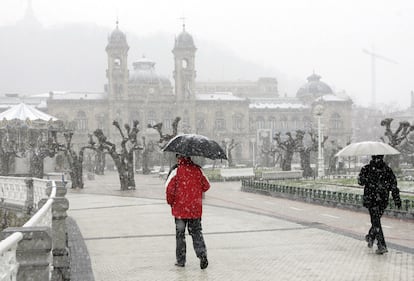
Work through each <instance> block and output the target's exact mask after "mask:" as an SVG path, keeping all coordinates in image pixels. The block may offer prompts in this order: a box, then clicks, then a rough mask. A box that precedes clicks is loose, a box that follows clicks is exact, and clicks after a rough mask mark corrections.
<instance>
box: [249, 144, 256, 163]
mask: <svg viewBox="0 0 414 281" xmlns="http://www.w3.org/2000/svg"><path fill="white" fill-rule="evenodd" d="M250 141H251V143H252V150H253V151H252V152H253V167H254V166H255V165H256V149H255V146H256V138H251V139H250Z"/></svg>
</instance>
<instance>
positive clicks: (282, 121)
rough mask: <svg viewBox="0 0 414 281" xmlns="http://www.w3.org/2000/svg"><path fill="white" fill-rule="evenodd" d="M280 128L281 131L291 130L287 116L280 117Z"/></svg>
mask: <svg viewBox="0 0 414 281" xmlns="http://www.w3.org/2000/svg"><path fill="white" fill-rule="evenodd" d="M280 128H281V129H288V128H289V125H288V121H287V118H286V116H282V117H280Z"/></svg>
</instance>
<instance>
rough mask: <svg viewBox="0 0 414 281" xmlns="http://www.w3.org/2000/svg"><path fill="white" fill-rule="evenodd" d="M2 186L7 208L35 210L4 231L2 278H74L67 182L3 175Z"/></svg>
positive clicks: (0, 254)
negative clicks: (24, 221)
mask: <svg viewBox="0 0 414 281" xmlns="http://www.w3.org/2000/svg"><path fill="white" fill-rule="evenodd" d="M0 187H1V188H2V193H0V198H1V201H2V202H1V207H2V208H3V209H5V208H9V209H13V210H16V208H18V207H20V211H21V212H23V213H27V212H28V213H30V214H31V218H30V219H29V220H28V221H27V222H26V223H25V224H24V225H23V226H22V227H9V228H6V229H5V230H3V231H2V232H1V233H0V239H1V240H0V280H1V281H2V280H17V281H19V280H33V281H37V280H39V281H45V280H70V264H69V261H70V260H69V250H68V248H67V230H66V221H65V220H66V216H67V215H66V211H67V210H68V208H69V202H68V200H67V199H66V198H65V195H66V187H65V185H64V183H63V182H54V181H50V180H41V179H31V178H9V177H0ZM17 192H20V193H23V195H18V194H17ZM16 198H17V199H16Z"/></svg>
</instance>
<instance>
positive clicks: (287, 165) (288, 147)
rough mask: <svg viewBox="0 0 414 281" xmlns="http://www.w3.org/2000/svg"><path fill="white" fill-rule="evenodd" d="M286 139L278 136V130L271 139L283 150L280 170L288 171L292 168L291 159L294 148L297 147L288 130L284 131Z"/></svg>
mask: <svg viewBox="0 0 414 281" xmlns="http://www.w3.org/2000/svg"><path fill="white" fill-rule="evenodd" d="M286 135H287V137H288V138H287V139H286V140H284V141H283V140H282V138H281V137H280V132H278V133H276V134H275V136H274V137H273V139H274V140H275V141H276V143H277V146H278V147H279V148H280V149H281V150H282V151H283V158H282V163H281V166H282V170H283V171H290V170H291V169H292V167H291V166H292V159H293V154H294V152H295V150H296V149H297V142H296V140H295V139H294V138H293V137H292V134H291V133H290V132H287V133H286Z"/></svg>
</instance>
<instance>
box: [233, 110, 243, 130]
mask: <svg viewBox="0 0 414 281" xmlns="http://www.w3.org/2000/svg"><path fill="white" fill-rule="evenodd" d="M242 122H243V117H242V116H241V115H239V114H236V115H234V116H233V130H235V131H241V130H242V129H243V127H242V126H243V123H242Z"/></svg>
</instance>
